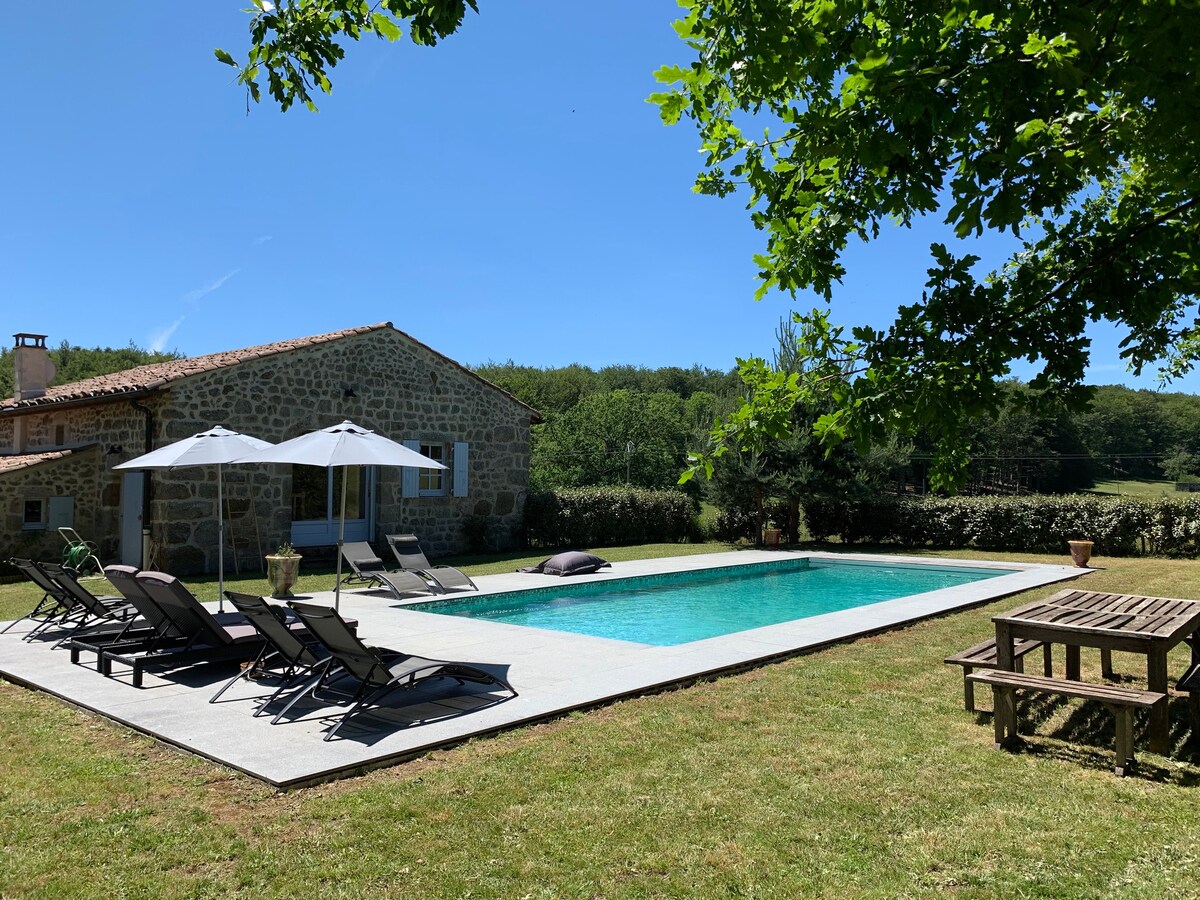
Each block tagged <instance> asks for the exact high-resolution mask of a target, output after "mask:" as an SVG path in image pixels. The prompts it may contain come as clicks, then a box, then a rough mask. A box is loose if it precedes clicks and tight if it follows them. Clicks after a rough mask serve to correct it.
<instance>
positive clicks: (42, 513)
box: [21, 499, 46, 531]
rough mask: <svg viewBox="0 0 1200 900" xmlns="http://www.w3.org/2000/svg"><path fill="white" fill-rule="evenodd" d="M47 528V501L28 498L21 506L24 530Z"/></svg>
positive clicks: (42, 529) (22, 528) (22, 527)
mask: <svg viewBox="0 0 1200 900" xmlns="http://www.w3.org/2000/svg"><path fill="white" fill-rule="evenodd" d="M45 529H46V501H45V500H42V499H38V500H26V501H25V503H24V504H23V506H22V508H21V530H22V531H44V530H45Z"/></svg>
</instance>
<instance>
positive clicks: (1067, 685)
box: [966, 669, 1167, 775]
mask: <svg viewBox="0 0 1200 900" xmlns="http://www.w3.org/2000/svg"><path fill="white" fill-rule="evenodd" d="M966 679H967V681H968V682H969V683H974V684H989V685H991V686H992V699H993V706H992V709H993V710H994V712H993V716H992V719H993V722H994V724H995V728H996V747H997V748H1000V747H1011V746H1014V745H1015V744H1017V743H1018V742H1019V741H1020V735H1019V734H1018V732H1017V703H1016V696H1015V694H1016V692H1017V691H1026V692H1028V693H1038V694H1053V695H1058V696H1060V697H1077V698H1081V699H1084V700H1096V701H1098V702H1100V703H1102V704H1104V706H1106V707H1107V708H1108V709H1109V710H1110V711H1111V712H1112V714H1113V715H1114V716H1115V717H1116V722H1117V741H1116V744H1117V746H1116V761H1115V763H1114V765H1113V771H1114V772H1116V773H1117V774H1118V775H1125V774H1126V772H1127V771H1128V770H1129V769H1130V768H1131V767H1132V766H1133V764H1134V756H1133V711H1134V710H1135V709H1149V710H1151V712H1152V713H1153V711H1155V710H1157V709H1163V708H1165V707H1166V701H1167V695H1166V694H1164V693H1160V692H1158V691H1143V690H1136V689H1133V688H1125V687H1117V686H1116V685H1111V684H1088V683H1085V682H1082V681H1060V680H1059V679H1057V678H1046V677H1043V676H1040V675H1026V674H1025V673H1024V672H1008V671H1004V670H1002V669H989V670H988V671H985V672H975V673H972V674H969V675H967V676H966Z"/></svg>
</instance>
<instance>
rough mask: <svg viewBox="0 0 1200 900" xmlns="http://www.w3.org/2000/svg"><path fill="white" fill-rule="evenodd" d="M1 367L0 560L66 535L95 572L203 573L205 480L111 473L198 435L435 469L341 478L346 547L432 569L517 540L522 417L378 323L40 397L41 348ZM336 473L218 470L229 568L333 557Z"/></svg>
mask: <svg viewBox="0 0 1200 900" xmlns="http://www.w3.org/2000/svg"><path fill="white" fill-rule="evenodd" d="M14 365H15V372H14V375H15V379H14V385H15V390H14V395H15V396H13V397H12V398H10V399H4V400H0V515H2V516H3V521H2V523H0V525H2V527H0V559H5V558H8V557H9V556H13V555H16V556H35V557H40V558H47V559H57V558H59V557H60V556H61V553H62V550H63V548H64V546H65V544H64V543H63V540H62V538H61V537H60V535H59V534H58V532H57V528H58V527H60V526H70V527H72V528H74V529H75V530H76V531H77V532H78V533H79V535H80V536H81V537H83V538H85V539H87V540H91V541H95V542H96V543H97V544H98V545H99V554H100V557H101V559H102V560H103V561H104V562H106V563H107V562H112V561H117V560H120V561H122V562H125V563H127V564H130V565H140V566H154V567H158V568H161V569H165V570H166V571H169V572H172V573H175V574H179V575H186V574H195V573H198V572H203V571H210V572H211V571H215V570H216V563H217V542H218V530H217V472H216V470H215V468H214V469H211V470H209V469H205V468H198V467H197V468H187V469H171V470H154V471H147V472H131V471H113V466H115V465H117V464H119V463H122V462H125V461H127V460H129V459H132V458H134V457H136V456H140V455H141V454H143V453H146V452H149V451H150V450H153V449H156V448H158V447H162V446H165V445H166V444H168V443H171V442H173V441H176V440H179V439H181V438H185V437H188V436H189V435H192V434H195V433H197V432H199V431H203V430H206V429H208V428H210V427H211V426H213V425H224V426H225V427H227V428H231V429H233V430H234V431H240V432H242V433H245V434H250V435H254V436H255V437H258V438H262V439H263V440H267V441H271V442H273V443H277V442H279V441H283V440H287V439H289V438H293V437H296V436H297V435H300V434H304V433H306V432H309V431H313V430H315V429H317V428H324V427H327V426H329V425H333V424H337V423H338V422H341V421H343V420H344V419H351V420H353V421H354V422H355V423H357V424H359V425H362V426H363V427H366V428H370V429H373V430H375V431H377V432H379V433H380V434H383V435H386V436H388V437H390V438H392V439H393V440H397V441H402V442H404V443H406V444H407V446H410V447H412V448H414V449H416V450H419V451H420V452H421V453H423V454H425V455H426V456H428V457H430V458H433V459H438V460H440V461H442V462H443V463H444V464H445V465H446V466H447V469H445V470H435V469H387V468H378V469H376V468H362V469H349V470H347V472H348V474H347V477H348V478H349V479H350V481H349V482H348V483H347V491H348V498H349V499H348V502H347V511H346V516H347V522H346V540H347V541H351V540H355V541H357V540H371V541H378V542H379V543H380V544H382V542H383V537H384V535H385V534H388V533H392V532H413V533H415V534H417V535H419V536H420V538H421V541H422V544H423V545H424V547H425V549H426V552H427V553H429V554H431V555H436V554H442V553H448V552H454V551H460V550H463V549H466V548H467V547H468V546H470V545H473V544H479V543H485V544H486V545H487V546H490V547H496V548H503V547H507V546H512V545H513V544H514V543H515V538H516V534H517V529H518V528H519V525H520V520H521V516H522V512H523V507H524V502H525V493H526V490H527V487H528V483H529V429H530V425H531V424H533V423H535V422H537V421H539V418H538V413H537V411H536V410H534V409H533V408H532V407H529V406H527V405H526V404H524V403H522V402H520V401H519V400H517V399H516V398H515V397H513V396H512V395H511V394H508V393H507V392H505V391H504V390H502V389H501V388H499V387H497V386H496V385H494V384H492V383H490V382H488V381H485V380H484V379H482V378H480V377H479V376H477V375H475V374H474V373H472V372H471V371H470V370H468V369H467V368H465V367H464V366H462V365H460V364H459V363H457V362H455V361H453V360H452V359H449V358H448V357H446V356H443V355H442V354H440V353H438V352H437V351H435V350H433V349H432V348H430V347H427V346H426V345H424V344H422V343H420V342H419V341H417V340H415V339H414V338H412V337H410V336H409V335H407V334H405V333H404V332H402V331H399V330H397V329H396V328H393V327H392V324H391V323H390V322H383V323H380V324H377V325H367V326H364V327H360V328H350V329H346V330H344V331H335V332H332V333H330V334H321V335H316V336H314V337H307V338H297V339H295V340H287V341H280V342H278V343H273V344H265V345H263V346H260V347H249V348H247V349H245V350H231V351H229V352H225V353H214V354H211V355H208V356H198V357H194V358H191V359H181V360H173V361H170V362H165V363H156V364H153V365H147V366H140V367H138V368H136V369H129V370H127V371H124V372H118V373H115V374H112V375H104V376H101V377H98V378H89V379H86V380H84V381H78V382H75V383H73V384H61V385H56V386H53V387H49V386H48V384H49V382H50V381H52V380H53V377H54V366H53V364H52V362H51V361H50V358H49V355H48V352H47V350H46V344H45V335H31V334H18V335H16V347H15V350H14ZM341 472H342V470H339V469H334V470H326V469H320V468H315V467H311V466H286V465H256V466H248V465H247V466H238V465H233V466H225V467H224V494H225V506H226V522H227V524H226V570H227V571H234V570H235V569H236V570H238V571H257V569H258V567H259V565H260V564H261V560H262V556H263V555H264V554H265V553H271V552H274V551H275V549H276V548H278V546H279V545H280V543H282V542H283V541H290V542H291V543H292V544H293V545H295V546H296V547H297V548H300V549H301V552H304V548H329V547H331V545H336V543H337V527H336V526H337V513H338V511H337V509H336V503H335V499H334V498H335V497H337V496H338V495H339V491H340V485H341V481H340V479H341V477H342V474H341ZM324 552H326V553H329V552H330V551H329V550H328V549H326V550H325V551H324Z"/></svg>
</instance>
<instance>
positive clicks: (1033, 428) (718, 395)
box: [0, 341, 1200, 501]
mask: <svg viewBox="0 0 1200 900" xmlns="http://www.w3.org/2000/svg"><path fill="white" fill-rule="evenodd" d="M50 356H51V359H52V360H53V361H54V364H55V366H56V368H57V374H56V377H55V379H54V383H55V384H63V383H67V382H71V381H78V380H80V379H83V378H90V377H92V376H95V375H103V374H108V373H111V372H117V371H122V370H124V369H129V368H133V367H135V366H140V365H146V364H148V363H155V362H162V361H165V360H170V359H179V358H181V354H180V353H178V352H174V351H172V352H165V353H164V352H153V351H149V350H143V349H141V348H139V347H137V346H136V345H135V344H133V343H132V342H130V344H129V345H128V346H126V347H120V348H87V347H78V346H74V345H72V344H70V343H69V342H67V341H63V342H62V343H61V344H59V345H58V346H57V347H54V348H51V350H50ZM776 362H777V363H778V359H777V360H776ZM12 363H13V355H12V349H11V348H7V349H2V350H0V396H11V395H12V390H13V371H12ZM471 368H472V369H473V371H475V372H476V373H477V374H479V375H480V376H482V377H483V378H486V379H487V380H489V381H491V382H493V383H495V384H497V385H499V386H500V387H502V388H504V389H505V390H507V391H508V392H510V393H511V394H513V395H514V396H516V397H517V398H519V399H520V400H522V401H524V402H525V403H528V404H529V405H530V406H532V407H534V408H535V409H537V410H538V411H539V412H540V413H541V414H542V417H543V422H542V423H541V424H539V425H536V426H534V429H533V448H532V465H531V482H532V485H531V486H532V487H533V488H534V489H542V488H553V487H581V486H590V485H621V484H630V485H634V486H637V487H645V488H656V489H667V488H673V487H675V485H676V483H677V481H678V479H679V474H680V472H681V471H682V470H683V468H684V466H685V462H686V457H687V454H688V452H689V451H693V450H695V449H696V448H697V446H699V444H700V443H701V442H702V441H703V440H704V439H705V437H706V435H707V434H708V432H709V430H710V428H711V426H712V423H713V419H714V417H716V416H721V415H726V414H728V413H729V412H730V411H732V410H733V409H735V408H737V407H738V406H739V405H740V403H741V399H742V397H743V395H744V393H745V386H744V385H743V384H742V382H741V380H740V379H739V377H738V375H737V372H736V371H735V370H733V369H730V370H728V371H721V370H718V369H710V368H706V367H702V366H698V365H697V366H691V367H690V368H683V367H679V366H666V367H663V368H657V369H650V368H646V367H642V366H632V365H615V366H606V367H604V368H600V369H593V368H590V367H587V366H582V365H570V366H561V367H555V368H538V367H535V366H526V365H520V364H518V363H516V362H514V361H512V360H508V361H505V362H487V363H483V364H481V365H476V366H472V367H471ZM1005 389H1006V390H1008V391H1012V392H1014V393H1019V392H1022V391H1028V390H1029V388H1028V387H1027V386H1025V385H1023V384H1021V383H1020V382H1017V381H1010V382H1007V383H1006V385H1005ZM809 415H811V413H810V412H808V411H803V410H800V411H798V412H797V424H798V425H800V426H802V425H803V421H802V420H804V419H805V417H806V416H809ZM971 443H972V469H971V479H970V481H969V482H968V484H967V488H966V492H967V493H1062V492H1070V491H1077V490H1083V489H1086V488H1089V487H1091V486H1093V485H1094V484H1095V482H1096V481H1098V480H1108V479H1153V478H1171V479H1177V480H1185V479H1186V480H1191V479H1192V478H1194V477H1195V476H1197V475H1200V396H1197V395H1194V394H1184V393H1165V392H1164V393H1159V392H1154V391H1147V390H1134V389H1131V388H1127V387H1123V386H1121V385H1105V386H1100V387H1096V388H1095V389H1094V397H1093V400H1092V405H1091V409H1090V410H1088V411H1087V412H1084V413H1067V412H1064V411H1060V412H1058V413H1056V414H1043V415H1035V414H1033V413H1029V412H1011V411H1010V412H1005V413H1003V414H1002V415H1000V416H999V417H998V418H995V419H983V420H980V421H978V422H976V423H974V425H973V426H972V438H971ZM927 459H928V452H927V448H925V447H924V446H923V445H922V440H921V437H920V436H919V435H918V436H917V437H915V438H912V439H909V440H897V441H895V442H894V444H893V445H891V446H889V447H885V448H879V449H876V450H873V451H872V452H870V453H867V454H859V453H856V452H854V451H853V450H852V449H850V448H839V449H838V450H837V451H836V452H835V453H834V454H832V455H830V456H827V455H826V454H825V451H824V448H821V447H819V446H816V445H815V444H814V443H813V441H812V439H811V437H810V436H808V435H807V434H806V433H805V429H804V428H803V427H798V428H797V434H796V435H795V436H794V437H793V438H791V439H790V440H789V441H787V442H781V443H780V445H779V446H775V447H772V448H770V449H769V450H768V451H767V452H766V453H765V454H760V455H758V458H753V459H747V458H741V459H732V458H730V459H727V460H726V463H725V465H724V466H723V467H719V468H723V469H724V471H723V472H722V471H718V472H717V473H716V478H715V479H714V483H713V484H700V485H692V486H690V487H689V491H690V492H691V493H693V495H697V496H699V495H703V496H705V497H709V498H710V499H715V500H717V501H720V500H721V498H722V495H728V494H729V493H730V492H731V491H732V492H733V493H737V489H736V487H731V486H730V483H738V482H742V483H758V484H760V485H762V486H765V488H766V490H767V492H768V493H781V491H779V490H777V488H778V487H779V484H780V483H781V481H782V482H784V483H785V487H787V485H791V489H786V490H783V491H782V493H784V494H788V493H791V492H792V489H796V488H803V489H805V490H809V491H812V490H817V491H820V490H821V489H822V488H823V487H824V488H827V489H829V488H832V487H833V486H834V485H838V486H839V490H844V489H846V484H847V482H849V483H852V484H851V486H853V485H854V484H857V485H858V486H859V487H871V488H874V489H878V488H880V487H883V488H890V489H892V490H903V491H921V490H922V489H923V483H924V475H923V471H924V463H925V462H926V460H927ZM722 484H724V485H725V486H724V487H722Z"/></svg>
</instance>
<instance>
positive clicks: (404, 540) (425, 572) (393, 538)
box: [387, 534, 479, 593]
mask: <svg viewBox="0 0 1200 900" xmlns="http://www.w3.org/2000/svg"><path fill="white" fill-rule="evenodd" d="M387 542H388V546H389V547H391V548H392V553H394V554H395V556H396V562H398V563H400V568H401V569H403V570H404V571H405V572H413V573H415V574H417V575H419V576H420V577H422V578H424V579H425V580H426V581H428V582H429V583H430V584H431V585H433V586H434V587H435V588H437V590H438V592H439V593H445V592H446V591H453V590H466V591H477V590H479V588H478V587H476V586H475V582H474V581H472V580H471V577H470V576H469V575H467V574H466V573H465V572H460V571H459V570H458V569H455V568H454V567H453V566H435V565H432V564H430V562H429V560H428V559H426V558H425V552H424V551H423V550H422V549H421V542H420V541H419V540H418V539H417V536H416V535H415V534H389V535H387Z"/></svg>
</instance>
